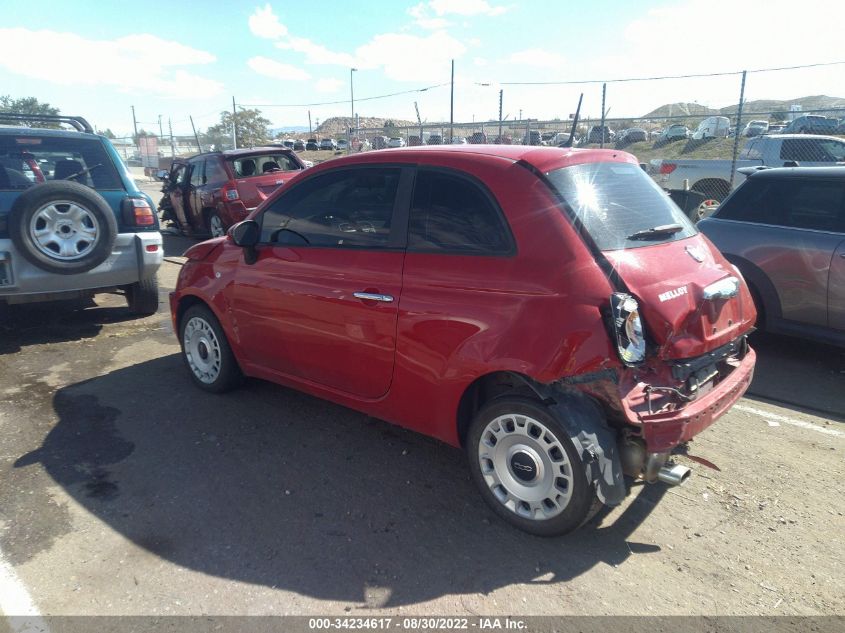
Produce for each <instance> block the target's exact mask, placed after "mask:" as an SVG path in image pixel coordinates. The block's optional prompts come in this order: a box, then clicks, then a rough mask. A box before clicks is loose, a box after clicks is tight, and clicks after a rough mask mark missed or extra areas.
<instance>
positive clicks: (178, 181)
mask: <svg viewBox="0 0 845 633" xmlns="http://www.w3.org/2000/svg"><path fill="white" fill-rule="evenodd" d="M187 171H188V170H187V168H186V166H185V165H177V166H176V168H175V169H174V170H173V175H172V176H171V181H172V182H173V184H174V185H176V186H177V187H181V186H182V185H183V184H185V174H186V173H187Z"/></svg>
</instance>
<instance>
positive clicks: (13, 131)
mask: <svg viewBox="0 0 845 633" xmlns="http://www.w3.org/2000/svg"><path fill="white" fill-rule="evenodd" d="M0 135H3V136H41V137H50V138H90V139H102V138H104V137H103V136H100V135H99V134H89V133H88V132H77V131H76V130H53V129H48V128H43V127H27V126H22V125H0Z"/></svg>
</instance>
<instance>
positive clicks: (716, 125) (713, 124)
mask: <svg viewBox="0 0 845 633" xmlns="http://www.w3.org/2000/svg"><path fill="white" fill-rule="evenodd" d="M730 129H731V120H730V119H729V118H728V117H726V116H711V117H707V118H706V119H704V120H703V121H702V122H701V123H699V124H698V127H697V128H695V132H693V133H692V138H693V140H696V141H700V140H702V139H705V138H728V133H729V132H730Z"/></svg>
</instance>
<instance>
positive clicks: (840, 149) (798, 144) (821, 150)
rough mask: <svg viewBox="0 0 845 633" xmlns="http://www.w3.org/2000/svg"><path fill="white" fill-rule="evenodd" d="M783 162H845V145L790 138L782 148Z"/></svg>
mask: <svg viewBox="0 0 845 633" xmlns="http://www.w3.org/2000/svg"><path fill="white" fill-rule="evenodd" d="M780 157H781V158H782V159H783V160H794V161H798V162H799V163H800V161H802V160H803V161H806V162H811V163H833V162H838V161H843V160H845V143H842V142H841V141H836V140H832V139H815V138H788V139H784V140H783V145H781V148H780Z"/></svg>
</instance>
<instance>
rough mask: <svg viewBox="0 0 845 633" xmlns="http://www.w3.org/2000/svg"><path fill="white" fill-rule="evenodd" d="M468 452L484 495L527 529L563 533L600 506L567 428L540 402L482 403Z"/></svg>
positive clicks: (507, 517) (511, 520)
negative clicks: (483, 404)
mask: <svg viewBox="0 0 845 633" xmlns="http://www.w3.org/2000/svg"><path fill="white" fill-rule="evenodd" d="M466 450H467V454H468V458H469V463H470V470H471V474H472V478H473V481H475V483H476V485H477V486H478V489H479V491H480V492H481V496H482V497H483V498H484V500H485V501H486V502H487V504H488V505H489V506H490V507H491V508H492V510H493V511H494V512H495V513H496V514H498V515H499V516H500V517H501V518H503V519H504V520H505V521H507V522H508V523H510V524H511V525H513V526H515V527H517V528H519V529H521V530H523V531H525V532H528V533H530V534H535V535H538V536H560V535H562V534H566V533H568V532H571V531H572V530H574V529H576V528H577V527H578V526H580V525H581V524H583V523H584V522H585V521H586V520H588V519H589V518H590V516H592V514H593V513H594V511H595V510H596V509H598V507H600V503H599V502H598V499H597V497H596V491H595V487H594V486H593V485H592V483H591V482H589V481H588V480H587V477H586V474H585V468H584V464H583V462H582V461H581V457H580V455H579V452H578V451H577V450H576V448H575V445H574V444H573V440H572V439H571V438H570V436H569V433H568V432H567V431H566V428H565V426H564V425H563V423H562V422H561V421H560V420H559V419H558V418H557V417H555V415H554V414H552V412H551V411H550V410H549V409H548V408H547V407H545V406H544V405H543V404H542V403H539V402H537V401H535V400H531V399H529V398H523V397H502V398H496V399H495V400H492V401H491V402H490V403H488V404H487V405H485V406H484V407H482V409H481V410H480V411H479V412H478V414H477V415H476V416H475V420H474V421H473V423H472V425H471V427H470V429H469V433H468V435H467V441H466Z"/></svg>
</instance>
